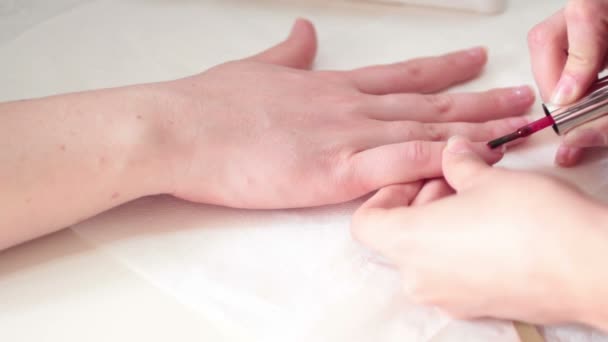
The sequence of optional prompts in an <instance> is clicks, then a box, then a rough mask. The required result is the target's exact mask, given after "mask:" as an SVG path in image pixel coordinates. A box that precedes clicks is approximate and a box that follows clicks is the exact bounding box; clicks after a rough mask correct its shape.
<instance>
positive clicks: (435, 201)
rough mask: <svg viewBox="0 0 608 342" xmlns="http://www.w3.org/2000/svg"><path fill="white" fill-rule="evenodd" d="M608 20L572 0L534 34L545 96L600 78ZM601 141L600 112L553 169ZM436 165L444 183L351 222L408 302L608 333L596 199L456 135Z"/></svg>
mask: <svg viewBox="0 0 608 342" xmlns="http://www.w3.org/2000/svg"><path fill="white" fill-rule="evenodd" d="M607 23H608V2H607V1H596V0H588V1H581V0H576V1H571V2H569V3H568V6H567V7H566V9H565V10H563V11H560V12H559V13H557V14H556V15H554V16H552V17H551V18H549V19H548V20H547V21H545V22H544V23H541V24H540V25H539V26H537V27H536V28H534V29H533V30H532V31H531V33H530V48H531V54H532V62H533V70H534V74H535V77H536V80H537V82H538V85H539V88H540V90H541V94H542V96H543V98H544V99H545V100H547V101H553V102H560V103H568V102H571V101H574V100H576V99H577V98H578V97H580V96H581V95H582V94H583V93H584V92H585V89H587V88H588V87H589V85H590V84H591V83H592V82H593V81H594V80H595V79H597V76H598V72H599V71H600V70H602V69H603V68H604V65H605V59H606V49H607V43H606V41H607V40H608V26H607V25H608V24H607ZM563 87H567V88H568V89H566V90H564V89H563ZM606 137H608V117H604V118H601V119H598V120H596V121H594V122H591V123H588V124H586V125H584V126H581V127H580V128H578V129H576V130H574V131H572V132H571V133H569V134H568V135H567V136H566V137H565V139H564V142H563V146H562V147H561V148H560V151H558V154H557V157H556V159H557V162H558V164H560V165H563V166H572V165H575V164H576V163H578V162H579V161H580V157H581V155H582V151H583V149H584V148H586V147H591V146H605V145H606V144H608V139H607V138H606ZM442 168H443V174H444V178H441V179H434V180H427V181H422V182H414V183H409V184H403V185H393V186H390V187H386V188H384V189H382V190H380V191H379V192H377V193H376V194H375V195H374V196H373V197H372V198H371V199H369V200H368V201H367V202H366V203H365V204H364V205H363V206H362V207H361V208H360V209H359V210H358V211H357V212H356V214H355V216H354V218H353V224H352V228H353V235H354V236H355V237H356V238H357V239H358V240H359V241H361V242H362V243H363V244H365V245H367V246H369V247H370V248H372V249H373V250H375V251H377V252H378V253H380V254H383V255H384V256H386V257H387V259H388V260H390V261H391V263H392V264H393V265H394V266H395V267H396V268H397V269H398V270H400V272H401V273H402V275H403V282H404V288H405V291H406V293H408V294H409V296H410V298H411V299H412V300H413V301H418V302H421V303H425V304H430V305H436V306H438V307H440V308H443V309H444V310H446V311H447V312H449V313H452V314H453V315H455V316H458V317H464V318H479V317H496V318H504V319H511V320H522V321H528V322H533V323H542V324H552V323H564V322H578V323H583V324H588V325H592V326H595V327H598V328H600V329H603V330H606V331H608V289H607V288H606V286H605V284H607V283H608V270H607V269H606V267H605V261H606V260H608V229H606V224H605V223H606V222H608V208H606V206H605V205H603V204H601V203H599V202H597V201H595V200H593V199H591V198H589V197H588V196H586V195H584V194H583V193H581V192H580V191H578V190H577V189H575V188H574V187H572V186H571V185H569V184H566V183H564V182H562V181H559V180H557V179H553V178H549V177H547V176H541V175H538V174H534V173H528V172H514V171H508V170H506V169H501V168H493V167H490V166H489V165H488V164H487V163H486V162H484V161H483V160H482V159H481V157H480V156H479V155H478V154H477V153H476V152H475V151H473V149H472V145H471V143H470V142H469V141H467V140H466V139H465V138H461V137H456V138H453V139H451V140H450V142H449V143H448V147H447V148H446V149H445V150H444V153H443V161H442Z"/></svg>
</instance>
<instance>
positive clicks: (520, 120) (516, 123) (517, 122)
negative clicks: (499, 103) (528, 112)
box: [507, 116, 530, 129]
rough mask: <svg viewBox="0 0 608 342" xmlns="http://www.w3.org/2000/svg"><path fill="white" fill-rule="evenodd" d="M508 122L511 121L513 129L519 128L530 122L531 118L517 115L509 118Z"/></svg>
mask: <svg viewBox="0 0 608 342" xmlns="http://www.w3.org/2000/svg"><path fill="white" fill-rule="evenodd" d="M507 122H508V123H509V125H510V126H511V127H513V129H519V128H522V127H523V126H525V125H527V124H529V123H530V120H528V118H524V117H522V116H517V117H514V118H509V119H508V121H507Z"/></svg>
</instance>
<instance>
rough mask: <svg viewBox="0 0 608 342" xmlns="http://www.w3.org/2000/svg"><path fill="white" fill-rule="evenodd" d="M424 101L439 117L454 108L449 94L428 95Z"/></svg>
mask: <svg viewBox="0 0 608 342" xmlns="http://www.w3.org/2000/svg"><path fill="white" fill-rule="evenodd" d="M426 100H427V102H428V103H429V104H430V105H431V106H432V107H433V108H434V110H435V112H437V114H439V115H445V114H448V113H450V112H451V111H452V109H453V108H454V97H453V96H452V95H449V94H435V95H428V96H426Z"/></svg>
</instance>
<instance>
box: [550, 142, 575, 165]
mask: <svg viewBox="0 0 608 342" xmlns="http://www.w3.org/2000/svg"><path fill="white" fill-rule="evenodd" d="M575 154H576V148H573V147H568V146H564V145H562V146H560V147H559V149H558V150H557V155H556V156H555V162H556V163H558V164H559V165H570V164H572V160H573V159H574V155H575Z"/></svg>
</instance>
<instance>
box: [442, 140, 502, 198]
mask: <svg viewBox="0 0 608 342" xmlns="http://www.w3.org/2000/svg"><path fill="white" fill-rule="evenodd" d="M480 147H481V146H479V145H473V144H471V143H470V142H469V141H468V140H466V139H465V138H462V137H458V136H456V137H452V138H450V140H449V141H448V144H447V146H446V148H445V150H444V154H443V162H442V167H443V173H444V177H445V178H446V180H447V181H448V183H449V185H450V186H452V188H454V189H455V190H462V189H464V188H466V187H469V186H470V185H471V184H472V183H473V182H474V181H475V177H476V175H477V174H478V172H480V171H481V170H483V169H485V168H489V165H488V162H495V160H499V159H500V158H501V157H502V153H500V151H493V150H490V149H489V148H488V147H487V146H483V147H482V150H481V151H480V150H479V149H480ZM487 159H489V161H488V160H487Z"/></svg>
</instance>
